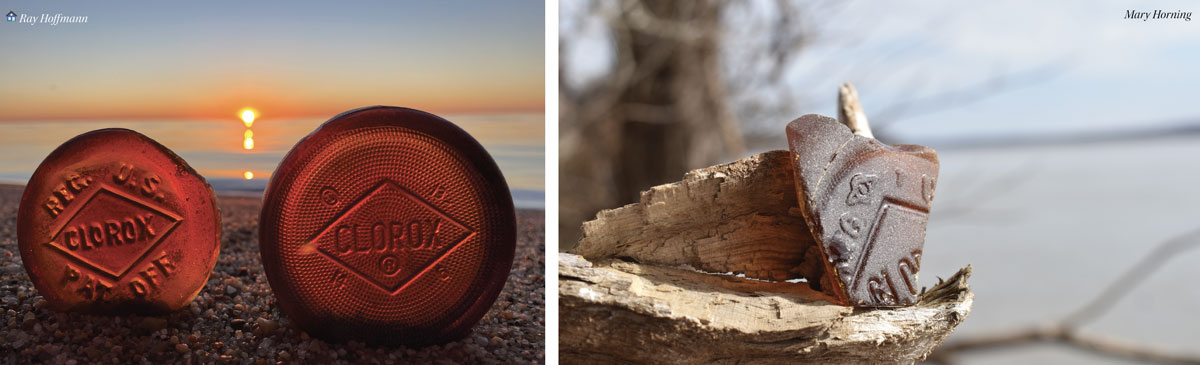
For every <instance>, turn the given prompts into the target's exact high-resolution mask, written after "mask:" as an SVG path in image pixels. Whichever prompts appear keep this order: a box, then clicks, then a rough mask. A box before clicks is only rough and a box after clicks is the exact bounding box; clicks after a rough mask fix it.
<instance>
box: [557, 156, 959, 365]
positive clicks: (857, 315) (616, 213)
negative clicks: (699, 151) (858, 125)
mask: <svg viewBox="0 0 1200 365" xmlns="http://www.w3.org/2000/svg"><path fill="white" fill-rule="evenodd" d="M789 158H790V153H789V152H787V151H772V152H767V153H763V154H758V155H754V156H751V157H748V158H746V159H743V160H739V161H736V162H733V163H729V164H725V165H719V166H713V167H709V168H705V169H700V170H695V171H691V172H689V173H687V175H685V176H684V179H683V181H680V182H677V183H672V184H667V185H661V186H656V187H654V188H651V189H650V190H648V191H646V192H643V193H642V196H641V201H640V202H639V203H635V204H630V205H627V206H624V207H621V208H617V209H613V210H607V211H603V212H600V213H599V214H598V215H597V218H596V219H595V220H592V221H590V222H587V223H584V225H583V231H584V237H583V238H582V239H581V240H580V242H579V246H577V247H576V248H575V250H574V251H573V252H572V253H563V254H560V259H559V349H560V352H559V354H560V359H561V360H562V361H563V362H565V363H612V362H625V361H633V362H656V363H658V362H686V363H693V362H718V363H736V362H743V361H748V360H749V361H754V362H781V363H796V362H821V363H861V362H872V363H878V362H888V363H892V362H900V363H912V362H916V361H919V360H921V359H924V358H925V356H926V355H927V354H929V352H930V351H932V350H933V348H934V347H935V346H937V345H938V344H939V343H941V342H942V340H944V339H945V338H946V337H947V336H949V334H950V333H951V332H952V331H953V330H954V328H955V327H956V326H957V325H958V324H959V323H961V322H962V321H963V320H964V319H966V317H967V314H968V313H970V310H971V304H972V294H971V293H970V291H969V289H968V287H967V278H968V277H969V276H970V267H966V268H964V269H962V270H960V271H959V272H958V273H955V274H954V275H952V276H951V277H950V278H949V279H947V280H945V281H942V282H941V283H939V284H938V285H937V286H935V287H933V288H931V289H929V290H926V291H924V292H923V293H922V294H921V296H920V300H919V303H918V304H917V305H915V306H911V307H905V308H892V309H855V308H852V307H844V306H838V305H833V304H831V303H830V298H829V297H827V296H826V295H824V294H822V293H820V292H817V291H814V290H812V289H810V288H809V286H808V285H807V284H806V283H803V273H804V272H805V270H806V269H805V268H804V266H805V262H804V256H805V253H804V252H800V250H797V249H796V247H799V246H801V245H799V244H797V242H800V240H811V239H812V238H811V237H809V235H808V228H807V226H806V225H805V223H804V219H803V217H802V216H801V213H800V211H799V208H798V203H797V199H796V191H795V187H794V182H793V173H792V169H791V165H790V164H789V161H788V159H789Z"/></svg>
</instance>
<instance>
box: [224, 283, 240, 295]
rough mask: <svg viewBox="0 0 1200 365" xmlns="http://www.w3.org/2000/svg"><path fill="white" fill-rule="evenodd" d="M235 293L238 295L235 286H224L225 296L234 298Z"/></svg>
mask: <svg viewBox="0 0 1200 365" xmlns="http://www.w3.org/2000/svg"><path fill="white" fill-rule="evenodd" d="M237 293H238V288H237V287H236V286H233V285H226V286H225V295H228V296H234V295H237Z"/></svg>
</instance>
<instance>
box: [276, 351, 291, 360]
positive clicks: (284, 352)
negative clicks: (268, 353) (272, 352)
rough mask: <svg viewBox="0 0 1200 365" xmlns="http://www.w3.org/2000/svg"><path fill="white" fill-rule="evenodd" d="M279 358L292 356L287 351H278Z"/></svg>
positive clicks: (284, 358) (286, 358)
mask: <svg viewBox="0 0 1200 365" xmlns="http://www.w3.org/2000/svg"><path fill="white" fill-rule="evenodd" d="M279 358H280V359H282V360H288V359H291V358H292V354H289V353H288V352H287V351H280V352H279Z"/></svg>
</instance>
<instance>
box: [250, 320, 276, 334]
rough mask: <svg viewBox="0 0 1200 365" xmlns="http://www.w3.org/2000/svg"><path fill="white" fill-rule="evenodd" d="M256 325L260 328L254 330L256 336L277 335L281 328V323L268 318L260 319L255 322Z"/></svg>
mask: <svg viewBox="0 0 1200 365" xmlns="http://www.w3.org/2000/svg"><path fill="white" fill-rule="evenodd" d="M255 324H257V325H258V328H257V329H255V330H254V334H255V335H256V336H268V335H270V334H272V333H275V330H276V329H278V328H279V321H275V320H270V319H266V318H259V319H258V320H257V321H255Z"/></svg>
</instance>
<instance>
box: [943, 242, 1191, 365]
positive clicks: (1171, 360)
mask: <svg viewBox="0 0 1200 365" xmlns="http://www.w3.org/2000/svg"><path fill="white" fill-rule="evenodd" d="M1197 246H1200V228H1196V229H1193V230H1191V231H1188V232H1186V233H1184V234H1182V235H1179V236H1176V237H1174V238H1172V239H1170V240H1167V241H1165V242H1163V243H1162V244H1159V245H1158V246H1157V247H1155V248H1154V250H1153V251H1151V252H1150V254H1149V255H1146V257H1144V258H1142V260H1140V261H1138V262H1137V263H1136V264H1134V265H1133V266H1131V267H1130V268H1129V270H1127V271H1126V272H1125V273H1123V275H1120V276H1118V277H1117V279H1116V280H1114V281H1113V282H1112V283H1110V284H1109V285H1108V287H1106V288H1105V290H1103V291H1101V293H1100V295H1098V296H1096V298H1095V299H1093V300H1092V301H1090V302H1088V303H1086V304H1085V305H1084V306H1082V307H1081V308H1080V309H1078V310H1076V311H1075V312H1073V313H1072V314H1071V315H1068V316H1067V317H1066V318H1064V319H1062V320H1060V321H1057V322H1055V323H1049V324H1046V325H1042V326H1039V327H1034V328H1028V329H1023V330H1016V331H1011V332H998V333H991V334H985V335H980V336H975V337H970V338H966V339H961V340H960V339H951V340H949V341H947V342H946V343H945V344H943V345H942V346H941V347H938V348H937V349H936V350H934V352H933V354H931V355H930V357H929V361H933V362H939V363H951V362H953V359H954V357H955V356H956V355H959V354H961V353H965V352H969V351H979V350H992V349H1000V348H1009V347H1016V346H1026V345H1031V344H1036V343H1061V344H1065V345H1069V346H1071V347H1074V348H1077V349H1080V350H1083V351H1087V352H1091V353H1095V354H1100V355H1106V356H1112V357H1121V358H1126V359H1131V360H1138V361H1147V362H1156V363H1165V364H1200V354H1195V353H1174V352H1171V351H1167V350H1165V349H1160V348H1155V347H1153V346H1148V345H1144V344H1137V343H1131V342H1127V341H1123V340H1119V339H1112V338H1107V337H1103V336H1098V335H1091V334H1086V333H1082V332H1080V330H1079V328H1080V327H1081V326H1083V325H1084V324H1086V323H1087V322H1089V321H1092V320H1094V319H1096V318H1098V317H1099V316H1100V315H1102V314H1104V313H1105V312H1106V311H1108V310H1109V309H1111V308H1112V306H1113V305H1115V304H1116V302H1117V301H1119V300H1120V299H1121V298H1122V297H1124V296H1125V295H1126V294H1128V293H1129V292H1130V291H1132V288H1134V287H1136V286H1137V285H1138V284H1141V283H1143V282H1145V281H1146V280H1145V279H1146V277H1147V276H1149V275H1150V274H1151V273H1153V272H1154V271H1155V270H1158V269H1159V268H1160V267H1162V266H1163V264H1164V263H1166V262H1167V261H1170V260H1171V259H1172V258H1174V257H1178V256H1179V254H1180V253H1182V252H1184V251H1187V250H1190V249H1194V248H1196V247H1197Z"/></svg>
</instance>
